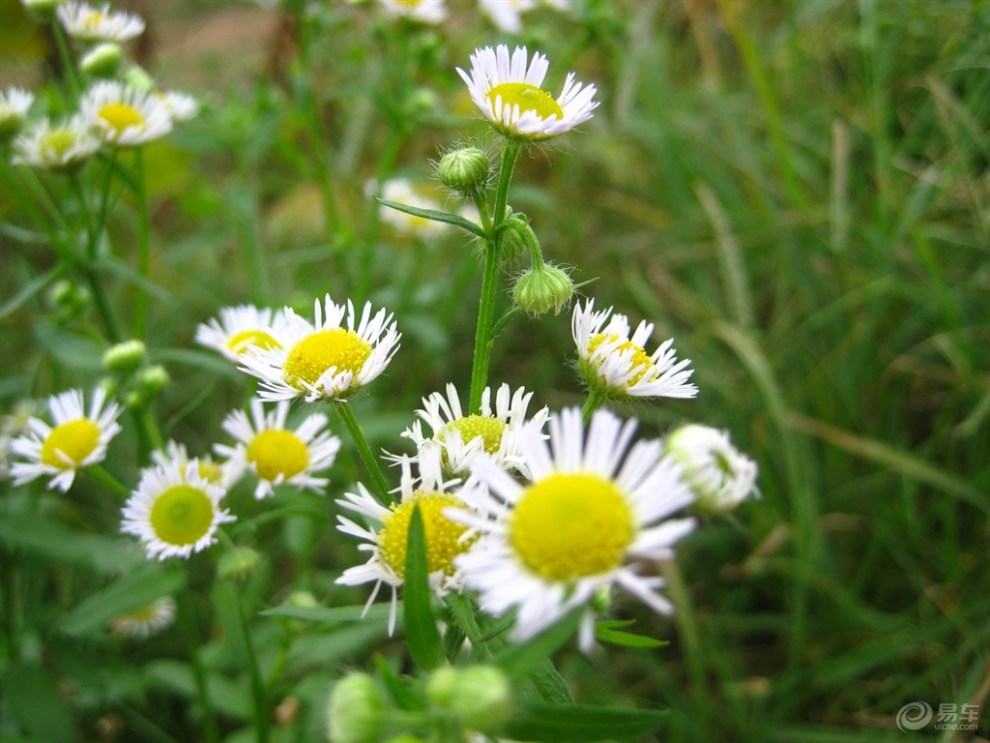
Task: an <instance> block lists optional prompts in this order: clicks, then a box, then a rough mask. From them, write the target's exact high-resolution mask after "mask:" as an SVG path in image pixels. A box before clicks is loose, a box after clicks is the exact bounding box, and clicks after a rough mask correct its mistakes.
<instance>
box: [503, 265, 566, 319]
mask: <svg viewBox="0 0 990 743" xmlns="http://www.w3.org/2000/svg"><path fill="white" fill-rule="evenodd" d="M573 296H574V282H573V281H571V277H570V276H568V275H567V272H566V271H563V270H562V269H560V268H557V267H556V266H553V265H551V264H549V263H538V264H537V265H535V266H534V267H533V268H531V269H530V270H529V271H527V272H526V273H524V274H523V275H522V276H520V277H519V278H518V279H517V280H516V285H515V286H514V287H513V288H512V301H513V302H514V303H515V305H516V307H518V308H519V309H521V310H523V311H524V312H528V313H529V314H531V315H544V314H546V313H547V312H550V311H553V313H554V314H555V315H557V314H559V313H560V311H561V310H562V309H563V308H564V307H565V306H566V305H567V303H568V302H570V301H571V297H573Z"/></svg>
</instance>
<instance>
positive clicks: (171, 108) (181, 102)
mask: <svg viewBox="0 0 990 743" xmlns="http://www.w3.org/2000/svg"><path fill="white" fill-rule="evenodd" d="M154 95H155V97H157V98H158V100H160V101H161V102H162V103H164V104H165V108H166V109H168V113H169V115H170V116H171V117H172V121H189V119H192V118H195V116H196V114H198V113H199V101H197V100H196V99H195V98H193V97H192V96H191V95H188V94H186V93H180V92H179V91H177V90H159V91H157V92H156V93H155V94H154Z"/></svg>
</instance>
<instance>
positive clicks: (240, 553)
mask: <svg viewBox="0 0 990 743" xmlns="http://www.w3.org/2000/svg"><path fill="white" fill-rule="evenodd" d="M260 567H261V555H259V554H258V552H257V551H256V550H253V549H251V548H250V547H235V548H234V549H232V550H227V551H226V552H224V553H223V555H221V556H220V559H219V560H218V561H217V577H218V578H220V580H229V581H230V582H232V583H243V582H244V581H246V580H247V579H248V578H250V577H251V576H252V575H254V574H255V573H257V572H258V568H260Z"/></svg>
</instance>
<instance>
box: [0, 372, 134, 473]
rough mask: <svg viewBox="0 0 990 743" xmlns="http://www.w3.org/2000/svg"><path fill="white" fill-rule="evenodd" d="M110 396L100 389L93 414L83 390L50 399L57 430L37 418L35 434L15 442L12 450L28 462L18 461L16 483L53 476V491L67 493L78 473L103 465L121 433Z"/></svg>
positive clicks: (32, 421) (117, 411)
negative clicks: (110, 447) (99, 464)
mask: <svg viewBox="0 0 990 743" xmlns="http://www.w3.org/2000/svg"><path fill="white" fill-rule="evenodd" d="M106 398H107V394H106V391H105V390H104V389H102V388H97V390H96V391H95V392H94V393H93V397H92V399H91V400H90V405H89V413H88V414H87V413H86V407H85V404H84V400H83V393H82V391H81V390H69V391H67V392H62V393H60V394H58V395H53V396H52V397H50V398H49V399H48V408H49V410H50V411H51V415H52V420H53V422H54V424H55V427H54V428H53V427H51V426H49V425H48V424H47V423H45V422H44V421H41V420H38V419H37V418H29V419H28V426H29V427H30V429H31V433H30V434H28V435H27V436H22V437H20V438H17V439H14V441H13V442H11V445H10V450H11V452H13V453H14V455H16V456H19V457H24V458H25V459H27V460H28V461H26V462H14V464H13V466H12V467H11V469H10V473H11V474H12V475H13V476H14V484H15V485H21V484H23V483H26V482H30V481H31V480H34V479H35V478H37V477H43V476H45V475H53V477H52V479H51V481H50V482H49V483H48V487H49V488H56V487H57V488H59V489H60V490H61V491H63V492H65V491H67V490H68V489H69V488H70V487H71V486H72V481H73V480H74V479H75V476H76V470H79V469H82V468H83V467H88V466H89V465H91V464H96V463H97V462H102V461H103V459H104V457H106V453H107V445H108V444H109V443H110V441H111V440H112V439H113V437H114V436H116V435H117V434H118V433H120V425H118V423H117V416H119V415H120V408H119V407H118V406H117V404H116V403H110V404H109V405H106V407H105V409H104V405H105V403H106Z"/></svg>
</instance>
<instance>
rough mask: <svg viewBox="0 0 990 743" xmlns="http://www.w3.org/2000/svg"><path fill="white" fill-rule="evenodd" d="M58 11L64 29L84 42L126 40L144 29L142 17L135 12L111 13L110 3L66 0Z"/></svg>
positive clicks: (138, 34) (139, 33)
mask: <svg viewBox="0 0 990 743" xmlns="http://www.w3.org/2000/svg"><path fill="white" fill-rule="evenodd" d="M56 12H57V14H58V19H59V21H61V22H62V26H63V27H64V28H65V32H66V33H67V34H68V35H69V36H71V37H72V38H74V39H79V40H81V41H116V42H120V43H123V42H125V41H130V40H131V39H133V38H135V37H137V36H140V35H141V33H142V32H143V31H144V21H143V20H141V18H139V17H138V16H136V15H134V14H133V13H122V12H112V11H111V10H110V5H109V4H108V3H104V4H103V5H101V6H100V7H99V8H95V7H93V6H92V5H89V4H88V3H79V2H67V3H65V4H63V5H60V6H59V7H58V10H57V11H56Z"/></svg>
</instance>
